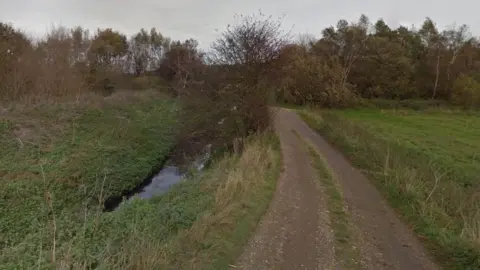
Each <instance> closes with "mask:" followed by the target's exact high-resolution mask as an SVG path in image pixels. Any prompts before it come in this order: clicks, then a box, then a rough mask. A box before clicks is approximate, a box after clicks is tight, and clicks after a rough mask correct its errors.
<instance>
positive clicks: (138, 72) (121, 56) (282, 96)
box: [0, 15, 480, 107]
mask: <svg viewBox="0 0 480 270" xmlns="http://www.w3.org/2000/svg"><path fill="white" fill-rule="evenodd" d="M240 21H241V23H239V24H237V26H236V27H237V28H235V26H233V27H229V28H227V30H226V31H224V32H223V33H222V34H221V35H220V37H219V39H218V40H217V41H215V42H214V43H213V44H212V46H211V49H210V50H209V51H207V52H203V51H201V50H200V49H199V48H198V42H197V41H196V40H195V39H189V40H185V41H175V40H172V39H171V38H170V37H165V36H163V35H162V34H161V33H160V32H159V31H157V30H156V29H155V28H151V29H150V30H146V29H141V30H140V31H139V32H138V33H136V34H134V35H132V36H130V37H127V36H126V35H125V34H122V33H120V32H118V31H115V30H113V29H111V28H107V29H98V30H96V31H95V32H93V33H90V31H88V30H86V29H83V28H82V27H80V26H79V27H75V28H73V29H67V28H63V27H60V28H56V29H53V30H52V31H50V32H49V33H48V34H47V35H46V36H45V37H43V38H41V39H40V40H33V39H31V38H28V36H27V35H26V34H24V33H22V32H21V31H19V30H16V29H15V28H14V27H12V26H11V25H8V24H5V23H0V81H1V83H0V97H1V98H2V100H19V99H23V98H26V97H31V96H32V95H33V96H35V95H39V96H42V97H44V96H53V97H55V96H62V95H64V94H67V93H69V94H71V93H77V92H81V91H85V89H96V88H102V89H110V88H111V87H110V85H111V84H112V82H115V81H118V80H120V79H119V78H122V77H127V75H128V76H130V77H133V78H135V77H137V78H138V77H145V76H147V75H148V77H158V78H161V79H162V80H163V81H166V82H167V83H168V85H169V86H170V87H172V86H173V88H174V92H175V93H176V94H180V93H181V92H182V91H183V92H185V91H186V90H182V89H190V88H192V85H193V84H203V85H205V83H207V84H208V85H210V86H213V85H215V84H216V83H217V84H218V78H224V79H225V78H226V77H229V79H232V76H233V77H235V78H236V84H234V85H233V86H235V85H236V86H238V84H239V83H243V84H245V85H248V86H249V87H250V88H251V89H254V88H255V89H256V88H258V87H259V85H262V87H263V88H268V89H269V91H270V92H269V93H268V94H269V95H273V96H274V97H273V98H274V99H276V100H277V101H282V102H286V103H293V104H298V105H303V104H309V105H315V106H327V107H345V106H351V105H354V104H357V103H358V102H359V101H360V100H362V99H389V100H405V99H422V100H442V101H446V102H451V103H453V104H458V105H462V106H466V107H472V106H478V105H480V64H479V63H480V62H479V61H480V40H479V39H478V38H476V37H473V36H472V35H471V33H470V32H469V29H468V27H467V26H466V25H460V26H456V25H452V26H450V27H447V28H446V29H445V30H442V31H440V30H439V29H438V27H437V26H436V24H435V22H434V21H433V20H432V19H430V18H426V19H425V21H424V22H423V24H422V25H421V26H420V27H419V28H418V29H417V28H415V27H410V28H408V27H405V26H400V27H398V28H396V29H392V28H390V27H389V26H388V25H387V24H386V23H385V22H384V21H383V20H382V19H380V20H378V21H376V22H374V23H372V22H370V21H369V19H368V18H367V17H366V16H364V15H362V16H361V17H360V19H359V20H358V21H356V22H348V21H346V20H339V21H338V23H337V24H336V25H335V26H331V27H327V28H325V29H324V30H323V31H321V37H320V38H318V39H317V38H315V37H313V36H308V35H307V36H303V37H302V38H300V39H297V40H294V39H292V38H291V36H290V35H289V33H286V32H284V31H283V30H282V29H283V28H282V26H281V20H274V19H272V17H266V16H264V15H262V16H260V17H259V16H243V17H240ZM227 70H228V72H227ZM211 73H216V74H215V75H207V74H211ZM227 73H228V74H227ZM234 73H235V74H236V75H235V76H234V75H233V74H234ZM240 73H241V74H240ZM238 79H240V80H238ZM215 81H217V82H215ZM229 82H231V81H229ZM225 85H227V84H224V85H223V86H221V87H226V86H225ZM228 85H229V87H233V86H232V84H231V83H228ZM215 87H217V90H219V89H218V87H220V85H216V86H215ZM193 88H195V87H193ZM257 91H259V90H258V89H257ZM32 92H33V93H32Z"/></svg>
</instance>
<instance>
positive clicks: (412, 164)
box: [300, 109, 480, 269]
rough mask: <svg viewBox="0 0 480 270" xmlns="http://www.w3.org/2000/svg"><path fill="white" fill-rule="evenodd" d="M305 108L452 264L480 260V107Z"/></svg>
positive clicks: (465, 265)
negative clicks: (470, 109) (479, 109)
mask: <svg viewBox="0 0 480 270" xmlns="http://www.w3.org/2000/svg"><path fill="white" fill-rule="evenodd" d="M300 115H301V116H302V118H303V119H304V120H305V121H306V122H307V124H309V125H310V126H311V127H313V128H315V129H316V130H318V131H319V132H321V133H322V134H323V135H325V137H326V138H327V139H329V140H330V141H331V142H332V143H333V144H335V145H336V146H337V147H339V148H340V149H342V150H343V151H344V153H345V154H346V155H347V156H348V157H349V158H350V159H351V161H352V162H353V163H354V164H355V165H357V166H358V167H360V168H361V169H363V170H364V171H365V172H366V173H367V174H369V177H370V178H371V179H372V180H374V183H375V184H376V185H377V186H378V187H379V189H381V190H382V191H383V192H384V194H385V196H386V198H387V199H388V200H389V201H390V203H391V204H392V205H393V206H394V207H395V208H397V210H398V211H399V212H400V213H401V214H403V216H404V217H405V219H406V221H408V223H410V224H411V226H412V227H413V229H414V230H415V231H416V232H417V233H418V235H419V237H420V238H422V239H424V240H425V241H424V242H425V244H426V245H427V247H428V248H430V250H431V251H432V254H433V255H435V256H436V257H437V259H438V261H439V262H440V263H441V264H443V266H445V268H447V269H479V268H480V208H479V207H478V199H479V197H478V190H479V187H480V182H479V181H478V175H479V173H480V166H479V161H480V157H479V156H478V154H477V153H478V152H479V150H480V139H478V135H477V134H480V117H479V115H478V114H476V113H466V112H452V111H440V110H430V111H424V112H416V111H411V110H400V111H398V110H386V111H380V110H369V109H362V110H343V111H320V112H312V111H302V112H301V113H300Z"/></svg>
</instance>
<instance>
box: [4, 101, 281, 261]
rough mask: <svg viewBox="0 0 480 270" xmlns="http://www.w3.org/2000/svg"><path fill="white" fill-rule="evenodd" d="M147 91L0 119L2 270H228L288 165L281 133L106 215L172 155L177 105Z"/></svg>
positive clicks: (21, 112)
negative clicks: (109, 201)
mask: <svg viewBox="0 0 480 270" xmlns="http://www.w3.org/2000/svg"><path fill="white" fill-rule="evenodd" d="M148 93H149V92H137V93H130V94H126V96H124V97H122V96H119V97H115V96H114V97H108V98H106V99H105V100H102V101H101V102H94V103H92V104H84V105H66V104H57V105H51V106H48V107H47V106H43V107H38V108H35V109H28V110H18V111H11V112H8V114H7V115H6V117H5V118H2V119H1V121H0V140H1V150H2V153H6V155H2V156H1V157H0V176H1V182H0V185H1V186H0V194H1V199H2V200H0V216H1V217H2V219H1V222H0V230H1V231H0V248H1V253H0V254H1V255H0V269H30V268H38V269H52V268H59V269H90V268H98V269H202V268H203V269H212V267H213V268H214V269H225V268H227V267H228V265H229V264H231V263H232V262H233V261H234V260H235V258H236V256H238V255H239V254H240V252H241V251H242V249H243V245H244V244H245V242H246V241H247V240H248V237H249V235H250V233H251V232H252V231H253V229H254V228H255V226H256V224H257V222H258V221H259V219H260V218H261V216H262V215H263V213H264V212H265V210H266V209H267V207H268V204H269V202H270V199H271V197H272V195H273V192H274V190H275V186H276V180H277V177H278V174H279V171H280V153H279V142H278V139H277V138H276V136H274V135H273V134H271V133H270V134H265V135H256V136H252V137H251V138H248V139H246V140H245V148H244V149H245V150H244V152H242V153H241V154H230V155H226V156H224V157H223V156H222V157H219V158H217V159H216V160H214V161H212V164H211V165H210V167H209V168H208V169H207V170H206V171H204V172H202V173H198V174H196V175H195V174H194V175H192V176H189V178H188V179H185V181H183V182H182V183H180V184H178V185H176V186H174V187H173V188H172V190H171V191H170V192H168V193H167V194H165V195H163V196H159V197H154V198H152V199H149V200H139V199H133V200H131V201H130V202H129V203H124V204H122V205H121V206H120V207H119V208H118V209H117V210H115V211H114V212H108V213H104V212H102V207H103V200H104V199H105V197H106V196H111V195H119V194H120V193H121V192H122V191H123V190H125V189H131V188H132V187H134V186H136V185H137V184H138V183H140V182H141V181H143V179H144V178H145V177H146V176H148V175H149V174H150V173H151V171H152V170H155V168H156V167H158V166H159V165H161V163H162V162H163V160H164V159H165V158H166V156H167V155H168V154H169V152H170V150H171V148H172V146H173V143H174V140H173V139H174V134H175V127H176V118H177V116H178V114H177V111H178V109H177V106H176V104H175V102H173V101H172V100H170V99H166V98H165V97H160V96H157V95H156V94H148Z"/></svg>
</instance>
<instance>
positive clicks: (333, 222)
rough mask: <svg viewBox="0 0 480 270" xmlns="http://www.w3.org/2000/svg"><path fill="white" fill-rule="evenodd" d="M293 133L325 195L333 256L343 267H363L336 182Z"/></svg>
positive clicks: (310, 149) (311, 149)
mask: <svg viewBox="0 0 480 270" xmlns="http://www.w3.org/2000/svg"><path fill="white" fill-rule="evenodd" d="M294 133H295V135H296V136H297V137H298V138H299V139H300V140H302V142H303V143H304V146H305V147H306V149H307V151H308V154H309V156H310V160H311V162H312V166H313V167H314V168H315V170H316V171H317V175H318V179H319V181H320V182H321V183H322V186H323V188H324V190H325V194H326V195H327V208H328V213H329V217H330V226H331V227H332V229H333V235H334V239H335V258H336V260H337V262H340V263H341V265H342V266H343V267H344V268H345V269H363V268H362V265H361V264H360V254H359V253H358V249H357V250H355V249H354V244H355V243H354V242H355V240H354V238H353V237H354V236H353V228H352V227H351V224H350V217H349V215H348V214H347V212H346V211H345V202H344V199H343V195H342V192H341V189H340V187H339V186H338V183H337V182H336V180H335V179H334V176H333V174H332V171H331V170H330V168H329V167H328V165H327V163H326V161H325V160H324V158H323V157H322V156H320V155H319V154H318V153H317V151H315V149H314V148H313V147H312V146H311V145H310V144H309V143H308V142H307V141H305V139H303V138H301V137H300V135H299V134H298V133H297V132H296V131H295V130H294Z"/></svg>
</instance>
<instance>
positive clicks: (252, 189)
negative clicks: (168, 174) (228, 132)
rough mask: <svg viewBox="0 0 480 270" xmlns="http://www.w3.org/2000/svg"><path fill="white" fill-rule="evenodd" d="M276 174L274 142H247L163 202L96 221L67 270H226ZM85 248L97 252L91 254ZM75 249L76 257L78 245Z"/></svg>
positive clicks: (140, 204)
mask: <svg viewBox="0 0 480 270" xmlns="http://www.w3.org/2000/svg"><path fill="white" fill-rule="evenodd" d="M279 171H280V152H279V142H278V139H277V138H276V136H275V135H273V134H265V135H256V136H253V137H251V138H249V139H248V140H247V142H246V146H245V150H244V152H243V153H242V154H229V155H226V156H224V157H223V158H221V159H219V160H217V161H214V162H213V164H212V165H211V166H210V167H209V168H208V169H207V170H206V171H205V172H203V173H200V174H197V175H193V176H192V177H191V178H189V179H186V180H185V181H183V182H182V183H180V184H179V185H176V186H174V187H173V188H172V190H171V191H170V192H168V193H167V194H166V195H164V196H160V197H155V198H153V199H151V200H133V201H132V203H130V204H125V205H122V206H121V208H120V209H118V210H117V211H115V212H112V213H107V214H104V215H103V216H102V218H101V219H99V221H98V223H97V224H96V225H95V226H91V227H89V228H88V230H87V231H88V232H87V235H88V237H87V238H85V237H83V238H82V239H85V241H86V243H87V244H86V245H87V247H88V248H87V254H86V255H84V254H78V255H77V257H75V258H74V259H73V260H72V261H69V262H68V265H74V266H75V267H78V266H81V265H83V264H84V262H85V261H87V262H89V263H88V264H90V263H91V262H96V263H97V266H99V267H100V268H101V269H227V268H228V266H229V265H230V264H233V263H234V260H235V259H236V258H237V256H238V255H239V254H240V253H241V252H242V250H243V246H244V244H245V243H246V241H248V239H249V236H250V234H251V233H252V232H253V230H254V228H255V226H256V225H257V223H258V221H259V220H260V218H261V217H262V216H263V214H264V212H265V211H266V209H267V208H268V205H269V203H270V200H271V198H272V195H273V193H274V191H275V187H276V180H277V178H278V174H279ZM93 223H94V222H91V224H93ZM99 232H101V233H99ZM102 240H103V241H102ZM91 243H99V245H98V246H97V247H96V248H95V249H93V247H92V244H91ZM75 248H77V249H79V250H82V245H81V243H76V244H75ZM66 258H68V257H66Z"/></svg>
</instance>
